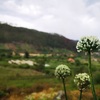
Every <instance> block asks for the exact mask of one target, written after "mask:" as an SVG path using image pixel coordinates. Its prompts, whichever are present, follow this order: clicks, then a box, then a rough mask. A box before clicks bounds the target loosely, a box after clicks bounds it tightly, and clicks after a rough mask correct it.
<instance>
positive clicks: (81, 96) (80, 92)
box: [79, 89, 82, 100]
mask: <svg viewBox="0 0 100 100" xmlns="http://www.w3.org/2000/svg"><path fill="white" fill-rule="evenodd" d="M81 99H82V89H81V90H80V97H79V100H81Z"/></svg>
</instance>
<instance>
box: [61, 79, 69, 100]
mask: <svg viewBox="0 0 100 100" xmlns="http://www.w3.org/2000/svg"><path fill="white" fill-rule="evenodd" d="M62 82H63V87H64V92H65V99H66V100H68V99H67V92H66V86H65V79H64V78H62Z"/></svg>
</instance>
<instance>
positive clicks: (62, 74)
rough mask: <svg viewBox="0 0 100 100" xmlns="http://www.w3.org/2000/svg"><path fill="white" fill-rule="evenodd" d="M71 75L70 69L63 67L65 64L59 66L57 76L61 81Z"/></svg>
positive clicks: (56, 71)
mask: <svg viewBox="0 0 100 100" xmlns="http://www.w3.org/2000/svg"><path fill="white" fill-rule="evenodd" d="M70 73H71V71H70V69H69V67H68V66H66V65H63V64H61V65H59V66H57V67H56V69H55V76H56V77H57V78H60V79H61V78H63V79H64V78H66V77H67V76H68V75H70Z"/></svg>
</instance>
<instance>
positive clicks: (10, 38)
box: [0, 23, 76, 51]
mask: <svg viewBox="0 0 100 100" xmlns="http://www.w3.org/2000/svg"><path fill="white" fill-rule="evenodd" d="M0 43H1V44H6V45H7V44H9V45H10V46H8V45H7V46H8V47H13V48H15V49H16V47H17V49H18V48H19V50H20V49H21V47H22V48H23V49H24V48H25V49H26V48H28V49H34V50H38V51H41V50H42V49H47V48H48V50H49V49H50V48H51V49H54V48H58V49H68V50H71V51H75V46H76V41H74V40H70V39H67V38H65V37H64V36H61V35H58V34H50V33H46V32H41V31H37V30H33V29H27V28H22V27H13V26H10V25H8V24H1V23H0ZM7 46H6V47H7Z"/></svg>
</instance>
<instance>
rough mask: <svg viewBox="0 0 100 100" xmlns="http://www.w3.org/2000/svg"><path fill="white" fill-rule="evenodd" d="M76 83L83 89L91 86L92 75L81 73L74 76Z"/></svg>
mask: <svg viewBox="0 0 100 100" xmlns="http://www.w3.org/2000/svg"><path fill="white" fill-rule="evenodd" d="M74 83H75V84H76V85H77V87H78V88H79V89H81V90H83V89H86V88H87V87H89V86H90V77H89V75H88V74H87V73H79V74H77V75H76V76H75V78H74Z"/></svg>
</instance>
